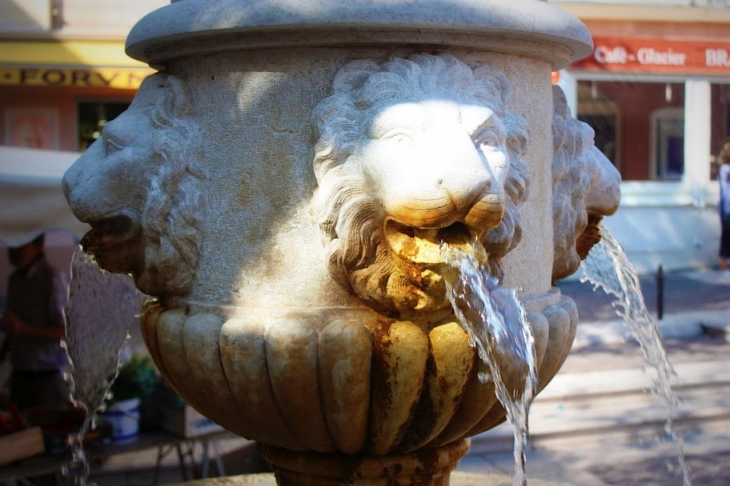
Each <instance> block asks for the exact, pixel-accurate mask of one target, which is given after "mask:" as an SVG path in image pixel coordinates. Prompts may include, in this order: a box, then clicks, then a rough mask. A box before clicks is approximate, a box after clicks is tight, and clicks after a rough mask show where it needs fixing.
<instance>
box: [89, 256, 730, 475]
mask: <svg viewBox="0 0 730 486" xmlns="http://www.w3.org/2000/svg"><path fill="white" fill-rule="evenodd" d="M640 283H641V288H642V293H643V295H644V299H645V302H646V305H647V309H648V310H649V311H650V313H651V315H652V316H654V317H655V316H656V310H657V300H656V295H657V285H656V280H655V278H654V276H643V277H642V278H641V279H640ZM559 287H560V289H561V291H562V292H563V293H564V294H565V295H568V296H570V297H572V298H573V299H574V300H575V301H576V303H577V306H578V311H579V314H580V316H581V324H580V325H579V328H578V335H577V338H576V342H575V345H574V347H573V349H572V351H571V353H570V355H569V357H568V359H567V360H566V362H565V364H564V365H563V367H562V369H561V371H560V372H559V374H558V376H557V377H556V378H555V379H554V380H553V382H552V383H551V384H550V385H548V387H547V388H546V389H545V390H544V391H543V393H542V394H541V396H538V398H537V399H536V400H535V403H534V404H533V411H534V416H533V414H531V415H530V420H531V423H532V427H533V433H534V435H533V437H532V438H531V440H530V442H529V445H528V451H527V477H528V484H531V483H530V481H531V480H532V481H534V482H538V480H539V481H542V480H546V481H556V482H564V483H570V484H574V485H579V486H606V485H617V486H618V485H620V486H653V485H656V486H682V485H683V484H684V482H683V477H682V473H681V468H680V467H679V461H678V457H679V446H678V443H677V442H675V441H672V440H670V438H669V437H667V435H666V433H665V431H664V426H665V423H666V410H665V408H664V406H663V402H662V401H661V400H660V399H659V398H658V397H656V396H653V395H651V394H648V393H647V392H646V391H645V388H648V387H649V386H650V379H649V377H648V375H647V374H646V373H645V372H644V370H643V355H642V351H641V348H640V347H639V345H638V344H637V343H636V342H635V341H633V340H632V339H631V338H630V337H627V329H626V327H625V325H624V324H623V322H621V321H620V320H619V319H618V318H617V317H616V315H615V311H614V309H613V307H612V305H611V303H612V301H613V299H612V298H611V297H609V296H607V295H605V294H604V293H603V292H602V291H600V290H594V289H593V288H592V287H591V285H590V284H587V283H580V282H579V281H577V280H571V281H568V282H561V283H559ZM663 290H664V296H665V300H664V316H663V319H662V320H661V321H657V324H658V328H659V330H660V332H661V334H662V338H663V342H664V348H665V349H666V352H667V356H668V358H669V361H670V363H671V364H672V365H673V366H674V368H675V370H677V371H678V377H676V378H675V380H674V382H673V384H674V385H675V386H676V387H677V388H676V391H677V394H678V396H679V398H680V400H682V402H681V403H680V406H679V409H678V412H677V415H676V416H677V417H678V420H677V423H676V432H677V435H678V436H680V437H681V439H682V441H683V450H684V454H685V460H686V462H687V463H688V465H689V467H690V471H691V479H692V484H694V485H695V486H728V485H730V405H729V402H728V400H730V344H728V343H727V342H726V341H725V339H724V338H723V337H721V336H720V337H711V336H708V335H707V334H705V333H704V332H703V328H702V324H704V323H707V322H715V323H720V324H721V323H725V324H728V323H730V277H727V276H724V275H723V274H721V273H720V272H717V271H712V270H709V271H693V272H674V273H668V274H666V275H665V278H664V289H663ZM682 407H685V408H682ZM688 408H689V410H688ZM571 424H573V425H571ZM578 424H581V425H580V427H579V426H578ZM500 427H501V428H498V429H494V430H493V431H489V432H487V433H486V435H485V436H484V437H483V436H482V435H480V436H477V437H475V438H473V441H472V448H471V450H470V452H469V454H467V456H466V457H464V458H463V459H462V460H461V462H460V464H459V467H458V469H457V470H458V471H462V472H477V473H493V474H510V473H512V472H513V471H514V459H513V455H512V437H511V430H510V429H509V424H505V425H503V426H500ZM222 449H223V450H224V452H227V454H225V455H226V456H227V458H228V459H230V460H228V461H227V462H226V473H227V474H241V473H247V472H260V471H261V465H260V463H256V460H255V457H254V456H256V452H255V449H254V448H252V447H251V444H250V443H248V442H247V441H245V440H243V439H240V440H237V439H235V440H233V441H231V442H229V443H227V444H224V445H223V446H222ZM148 456H149V458H146V457H142V458H140V457H136V458H128V459H124V458H122V459H117V460H116V462H115V463H111V464H103V465H100V466H97V467H95V468H94V469H93V470H92V472H93V473H94V474H92V478H91V479H92V480H94V479H96V481H97V484H98V485H99V486H117V485H145V484H151V482H150V478H151V472H150V471H151V470H150V467H149V466H150V465H151V464H152V463H153V461H154V451H153V452H151V453H150V454H149V455H148ZM237 456H238V457H237ZM242 457H243V459H242ZM252 457H253V459H252ZM125 461H126V462H125ZM247 462H248V463H253V464H255V466H254V467H248V466H247V468H237V467H236V464H244V463H247ZM145 464H147V466H145ZM166 465H167V466H168V467H166V468H165V469H164V471H163V473H162V476H161V477H160V484H169V483H176V482H179V481H181V476H180V474H179V472H178V471H177V469H176V467H174V466H175V464H174V463H167V464H166ZM485 486H488V484H487V485H485Z"/></svg>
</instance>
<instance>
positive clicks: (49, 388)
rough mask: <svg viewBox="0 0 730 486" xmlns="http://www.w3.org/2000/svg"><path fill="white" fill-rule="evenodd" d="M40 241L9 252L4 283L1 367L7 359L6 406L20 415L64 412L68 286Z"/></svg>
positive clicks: (66, 391)
mask: <svg viewBox="0 0 730 486" xmlns="http://www.w3.org/2000/svg"><path fill="white" fill-rule="evenodd" d="M43 240H44V239H43V235H41V236H39V237H37V238H36V239H35V240H33V241H32V242H30V243H27V244H25V245H22V246H19V247H13V248H9V249H8V257H9V259H10V263H11V264H12V265H13V266H14V267H15V270H14V271H13V273H12V274H11V275H10V279H9V280H8V289H7V299H6V302H5V311H4V312H3V315H2V318H1V319H0V328H2V329H3V331H5V333H6V334H7V336H6V339H5V343H4V344H3V348H2V351H0V362H2V361H3V360H4V359H5V357H6V355H7V354H9V355H10V364H11V366H12V372H11V375H10V401H11V402H13V403H14V404H16V405H17V406H18V407H19V408H20V409H29V408H47V409H66V408H68V403H69V401H68V388H67V386H66V382H65V380H64V376H63V374H64V371H65V370H66V368H67V366H68V355H67V354H66V350H65V349H64V347H63V346H62V341H63V339H64V338H65V336H66V326H65V319H64V306H65V305H66V299H67V292H68V280H67V278H66V276H65V275H64V274H63V273H62V272H60V271H58V270H56V269H55V268H53V267H52V266H51V265H50V264H49V263H48V261H47V260H46V257H45V254H44V251H43Z"/></svg>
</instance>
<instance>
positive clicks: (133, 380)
mask: <svg viewBox="0 0 730 486" xmlns="http://www.w3.org/2000/svg"><path fill="white" fill-rule="evenodd" d="M157 382H158V377H157V368H155V365H154V363H153V362H152V360H151V359H150V357H149V356H140V355H134V356H132V358H131V359H130V360H129V361H127V362H126V363H124V364H122V366H120V367H119V373H118V374H117V377H116V378H115V379H114V381H113V382H112V385H111V388H109V392H110V395H111V397H110V399H109V400H108V401H109V403H114V402H121V401H123V400H129V399H130V398H139V399H140V400H142V401H144V400H145V399H147V398H149V397H150V396H151V395H152V393H153V392H154V391H155V387H156V386H157Z"/></svg>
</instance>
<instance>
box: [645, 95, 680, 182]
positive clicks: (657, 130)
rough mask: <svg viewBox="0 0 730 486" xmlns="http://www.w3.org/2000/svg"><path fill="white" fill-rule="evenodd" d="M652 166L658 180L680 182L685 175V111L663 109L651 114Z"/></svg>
mask: <svg viewBox="0 0 730 486" xmlns="http://www.w3.org/2000/svg"><path fill="white" fill-rule="evenodd" d="M651 127H652V146H651V153H652V166H653V167H654V174H655V177H656V179H658V180H670V181H674V180H680V179H681V178H682V174H684V109H682V108H661V109H658V110H655V111H654V112H652V114H651Z"/></svg>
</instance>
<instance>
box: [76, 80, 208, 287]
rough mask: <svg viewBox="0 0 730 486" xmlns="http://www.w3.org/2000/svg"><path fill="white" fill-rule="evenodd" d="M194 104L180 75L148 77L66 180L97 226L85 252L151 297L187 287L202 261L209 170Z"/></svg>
mask: <svg viewBox="0 0 730 486" xmlns="http://www.w3.org/2000/svg"><path fill="white" fill-rule="evenodd" d="M191 102H192V100H191V94H190V91H189V89H188V87H187V85H186V84H185V82H184V81H182V80H181V79H179V78H177V77H175V76H172V75H167V74H155V75H152V76H150V77H148V78H147V79H145V80H144V82H143V83H142V85H141V86H140V89H139V91H138V93H137V95H136V96H135V98H134V101H133V102H132V105H131V106H130V107H129V109H128V110H127V111H125V112H124V113H122V114H121V115H120V116H119V117H117V118H116V119H115V120H113V121H111V122H109V123H107V124H106V125H105V126H104V128H103V131H102V134H101V137H100V138H99V139H98V140H97V141H96V142H94V143H93V144H92V145H91V147H89V148H88V150H86V152H84V154H83V155H82V156H81V157H80V158H79V159H78V160H77V161H76V162H75V163H74V165H73V166H72V167H71V168H70V169H69V170H68V172H66V174H65V175H64V179H63V188H64V192H65V194H66V199H67V200H68V202H69V205H70V206H71V209H72V210H73V212H74V214H75V215H76V217H78V218H79V219H80V220H81V221H84V222H87V223H89V224H90V225H91V230H90V231H89V232H88V233H87V234H86V235H85V236H84V237H83V239H82V240H81V244H82V246H83V248H84V250H85V251H86V252H88V253H90V254H92V255H93V256H94V258H95V259H96V261H97V263H98V264H99V266H100V267H101V268H104V269H106V270H109V271H111V272H118V273H131V274H132V275H133V276H134V278H135V282H136V284H137V287H138V288H139V289H140V290H141V291H143V292H145V293H147V294H150V295H158V296H160V295H182V294H185V293H187V292H188V291H189V288H190V284H191V282H192V278H193V276H194V273H195V269H196V268H197V264H198V258H199V254H200V248H199V245H200V239H199V234H198V232H199V230H200V225H201V221H202V217H203V211H204V207H205V204H204V201H203V198H204V194H203V191H202V190H201V187H200V183H201V181H202V180H203V179H205V174H204V173H203V171H202V170H201V168H200V167H198V166H197V165H196V162H197V161H198V160H200V152H199V151H200V150H201V146H202V144H201V140H202V137H201V134H200V131H199V129H198V126H197V125H196V123H195V122H193V120H192V119H191V117H190V115H191V113H190V112H191V110H192V103H191Z"/></svg>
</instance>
